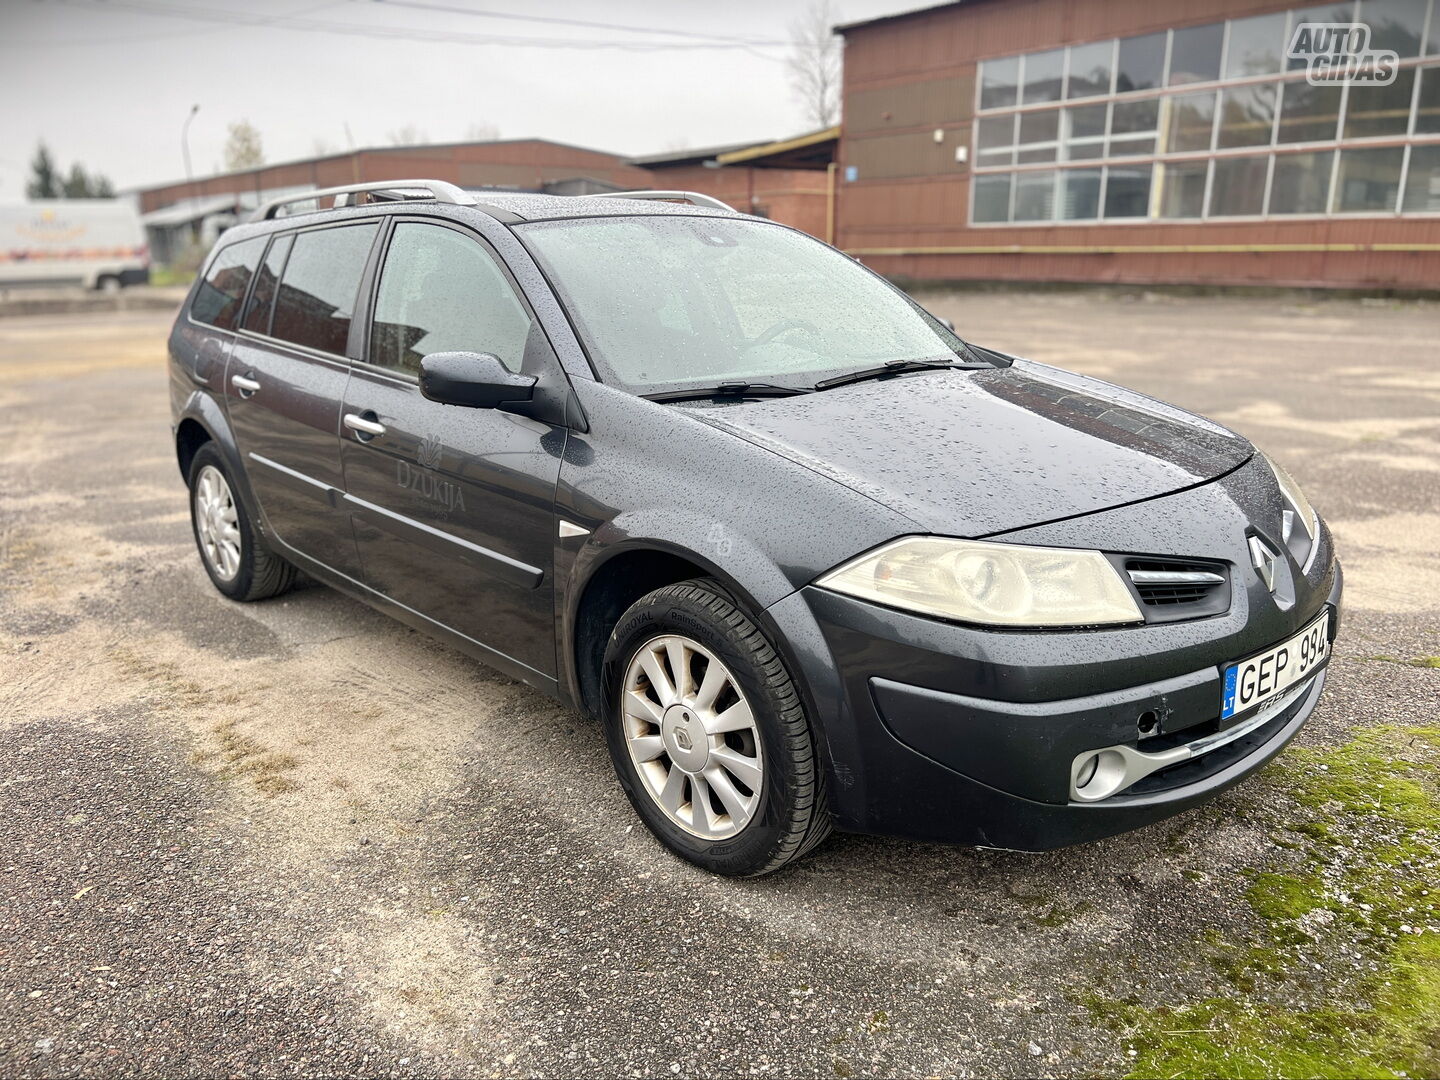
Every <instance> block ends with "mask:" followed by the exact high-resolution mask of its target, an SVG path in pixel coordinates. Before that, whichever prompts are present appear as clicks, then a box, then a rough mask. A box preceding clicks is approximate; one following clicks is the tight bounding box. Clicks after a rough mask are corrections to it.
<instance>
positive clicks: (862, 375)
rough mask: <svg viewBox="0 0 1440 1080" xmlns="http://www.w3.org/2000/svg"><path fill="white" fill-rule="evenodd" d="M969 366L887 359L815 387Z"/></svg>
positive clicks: (826, 380)
mask: <svg viewBox="0 0 1440 1080" xmlns="http://www.w3.org/2000/svg"><path fill="white" fill-rule="evenodd" d="M969 366H972V365H968V364H957V363H955V361H953V360H887V361H886V362H885V363H883V364H881V365H880V366H879V367H870V368H861V369H860V370H859V371H852V372H850V373H849V374H846V375H836V376H834V377H833V378H829V379H821V380H820V381H819V382H817V383H816V384H815V389H816V390H829V389H830V388H831V387H832V386H845V385H847V384H849V383H856V382H864V381H865V380H866V379H880V378H884V377H885V376H886V375H899V374H901V373H903V372H906V371H926V370H928V369H931V368H953V367H969ZM987 366H988V365H987Z"/></svg>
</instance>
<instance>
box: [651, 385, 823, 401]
mask: <svg viewBox="0 0 1440 1080" xmlns="http://www.w3.org/2000/svg"><path fill="white" fill-rule="evenodd" d="M808 393H810V389H809V388H808V387H803V386H780V385H778V384H776V383H763V382H754V383H752V382H723V383H717V384H716V385H715V386H687V387H686V388H685V389H683V390H663V391H661V392H660V393H658V394H641V395H640V396H641V397H643V398H644V399H645V400H646V401H659V402H666V401H694V400H696V399H697V398H747V397H792V396H793V395H795V394H808Z"/></svg>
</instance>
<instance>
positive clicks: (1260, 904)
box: [1245, 874, 1325, 919]
mask: <svg viewBox="0 0 1440 1080" xmlns="http://www.w3.org/2000/svg"><path fill="white" fill-rule="evenodd" d="M1245 895H1246V898H1247V899H1248V900H1249V901H1250V906H1251V907H1253V908H1254V909H1255V913H1256V914H1257V915H1260V916H1261V917H1262V918H1266V919H1298V918H1300V917H1301V916H1302V915H1308V914H1310V912H1312V911H1314V910H1315V909H1316V908H1318V907H1324V906H1325V883H1324V882H1323V881H1322V880H1320V875H1318V874H1309V875H1306V876H1305V877H1298V876H1296V875H1294V874H1257V875H1256V876H1255V880H1254V882H1252V883H1251V885H1250V888H1249V889H1248V890H1247V891H1246V894H1245Z"/></svg>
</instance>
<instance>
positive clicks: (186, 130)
mask: <svg viewBox="0 0 1440 1080" xmlns="http://www.w3.org/2000/svg"><path fill="white" fill-rule="evenodd" d="M199 111H200V106H199V105H191V106H190V112H189V114H188V115H187V116H186V117H185V123H183V124H182V125H180V153H181V154H182V155H184V158H185V183H186V185H187V186H188V187H189V188H190V197H191V198H192V199H193V198H194V197H195V176H194V174H193V173H192V172H191V171H190V121H191V120H194V119H195V114H196V113H197V112H199Z"/></svg>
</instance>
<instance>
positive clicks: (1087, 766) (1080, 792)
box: [1070, 747, 1129, 802]
mask: <svg viewBox="0 0 1440 1080" xmlns="http://www.w3.org/2000/svg"><path fill="white" fill-rule="evenodd" d="M1071 770H1072V771H1071V773H1070V777H1071V780H1070V793H1071V795H1072V796H1073V797H1074V798H1076V799H1079V800H1080V801H1081V802H1099V801H1100V800H1101V799H1108V798H1109V797H1110V796H1111V795H1114V794H1115V792H1117V791H1119V790H1120V789H1121V788H1122V787H1124V786H1125V784H1126V776H1127V774H1128V772H1129V770H1128V768H1127V767H1126V762H1125V755H1124V754H1122V753H1120V751H1119V750H1118V749H1117V748H1115V747H1110V748H1108V749H1105V750H1094V751H1092V752H1090V753H1088V754H1081V755H1080V756H1079V757H1077V758H1076V759H1075V762H1074V764H1073V765H1072V766H1071Z"/></svg>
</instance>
